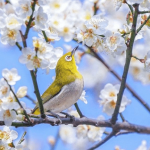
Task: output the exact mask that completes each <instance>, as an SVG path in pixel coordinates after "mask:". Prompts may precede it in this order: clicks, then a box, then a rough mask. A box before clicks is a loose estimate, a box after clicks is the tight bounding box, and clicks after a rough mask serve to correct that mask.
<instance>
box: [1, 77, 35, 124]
mask: <svg viewBox="0 0 150 150" xmlns="http://www.w3.org/2000/svg"><path fill="white" fill-rule="evenodd" d="M4 79H5V78H4ZM5 81H6V82H7V84H8V81H7V80H6V79H5ZM8 85H9V84H8ZM9 88H10V90H11V92H12V93H13V95H14V96H15V99H16V101H17V102H18V104H19V106H20V107H21V108H22V109H23V111H24V114H25V116H26V118H27V120H28V122H29V123H30V124H32V123H31V121H30V119H29V116H28V114H27V112H26V110H25V109H24V108H23V106H22V104H21V103H20V101H19V99H18V97H17V96H16V94H15V92H14V91H13V89H12V87H11V86H10V85H9Z"/></svg>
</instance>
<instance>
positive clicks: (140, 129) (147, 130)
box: [0, 117, 150, 134]
mask: <svg viewBox="0 0 150 150" xmlns="http://www.w3.org/2000/svg"><path fill="white" fill-rule="evenodd" d="M59 119H60V120H61V122H62V124H65V125H68V124H72V125H73V126H74V127H77V126H78V125H83V124H85V125H92V126H96V127H109V128H112V129H113V130H114V131H118V132H119V131H120V130H126V131H130V132H135V133H141V134H150V127H145V126H140V125H136V124H131V123H129V122H117V123H116V124H115V125H113V124H112V123H111V121H110V120H96V119H92V118H86V117H83V118H74V119H70V118H59ZM59 119H58V118H50V117H46V118H44V119H43V118H31V119H30V120H31V122H32V124H30V123H28V122H25V121H23V122H13V123H12V126H15V127H32V126H35V125H37V124H43V123H44V124H50V125H52V126H54V125H55V126H56V125H59V123H60V120H59ZM1 125H4V121H0V126H1Z"/></svg>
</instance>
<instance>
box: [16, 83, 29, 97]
mask: <svg viewBox="0 0 150 150" xmlns="http://www.w3.org/2000/svg"><path fill="white" fill-rule="evenodd" d="M16 95H17V97H18V98H23V97H24V96H26V95H27V87H26V86H22V87H20V88H19V89H18V91H17V93H16Z"/></svg>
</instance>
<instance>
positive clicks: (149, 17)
mask: <svg viewBox="0 0 150 150" xmlns="http://www.w3.org/2000/svg"><path fill="white" fill-rule="evenodd" d="M149 19H150V15H149V16H148V17H147V19H146V20H145V21H144V22H143V24H141V26H140V27H139V28H138V29H137V31H136V33H138V32H139V31H140V30H141V29H142V28H143V26H144V25H145V24H146V23H147V21H148V20H149Z"/></svg>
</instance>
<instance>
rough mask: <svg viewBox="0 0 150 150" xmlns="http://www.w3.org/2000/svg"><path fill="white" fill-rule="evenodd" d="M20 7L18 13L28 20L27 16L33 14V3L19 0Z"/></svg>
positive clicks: (27, 0) (17, 9)
mask: <svg viewBox="0 0 150 150" xmlns="http://www.w3.org/2000/svg"><path fill="white" fill-rule="evenodd" d="M18 4H19V5H18V7H17V8H16V13H17V14H18V15H19V16H21V17H23V18H26V17H27V16H30V15H31V14H32V9H31V1H30V0H25V1H22V0H19V1H18Z"/></svg>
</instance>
